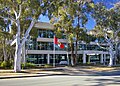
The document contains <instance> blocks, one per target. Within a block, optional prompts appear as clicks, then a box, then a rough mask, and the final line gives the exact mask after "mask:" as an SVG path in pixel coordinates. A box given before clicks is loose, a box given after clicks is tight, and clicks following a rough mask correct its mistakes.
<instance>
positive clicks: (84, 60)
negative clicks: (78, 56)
mask: <svg viewBox="0 0 120 86" xmlns="http://www.w3.org/2000/svg"><path fill="white" fill-rule="evenodd" d="M83 63H86V54H85V53H84V54H83Z"/></svg>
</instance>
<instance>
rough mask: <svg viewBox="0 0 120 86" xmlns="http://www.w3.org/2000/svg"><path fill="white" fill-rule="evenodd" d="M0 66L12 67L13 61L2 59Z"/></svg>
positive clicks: (4, 67)
mask: <svg viewBox="0 0 120 86" xmlns="http://www.w3.org/2000/svg"><path fill="white" fill-rule="evenodd" d="M0 67H1V68H3V69H11V68H13V61H3V62H1V64H0Z"/></svg>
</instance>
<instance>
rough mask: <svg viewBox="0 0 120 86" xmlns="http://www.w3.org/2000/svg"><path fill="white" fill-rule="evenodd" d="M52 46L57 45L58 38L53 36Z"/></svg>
mask: <svg viewBox="0 0 120 86" xmlns="http://www.w3.org/2000/svg"><path fill="white" fill-rule="evenodd" d="M54 44H58V38H57V37H55V36H54Z"/></svg>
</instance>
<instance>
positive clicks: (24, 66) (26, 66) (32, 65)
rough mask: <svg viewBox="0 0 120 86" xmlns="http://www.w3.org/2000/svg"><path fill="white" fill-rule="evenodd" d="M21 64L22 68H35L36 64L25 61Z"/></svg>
mask: <svg viewBox="0 0 120 86" xmlns="http://www.w3.org/2000/svg"><path fill="white" fill-rule="evenodd" d="M21 66H22V69H24V68H35V67H36V65H35V64H33V63H25V64H21Z"/></svg>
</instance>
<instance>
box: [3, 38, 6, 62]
mask: <svg viewBox="0 0 120 86" xmlns="http://www.w3.org/2000/svg"><path fill="white" fill-rule="evenodd" d="M3 55H4V61H7V53H6V48H5V38H4V39H3Z"/></svg>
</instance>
